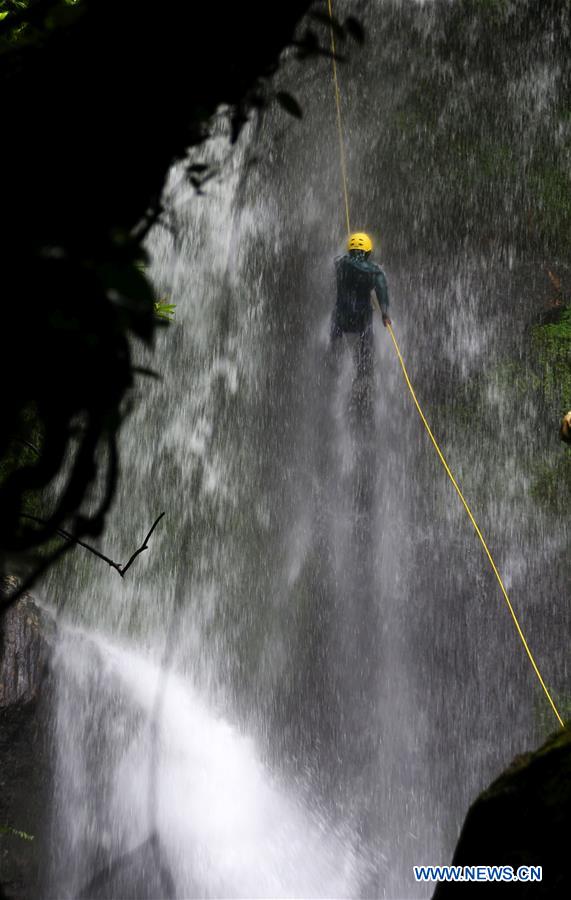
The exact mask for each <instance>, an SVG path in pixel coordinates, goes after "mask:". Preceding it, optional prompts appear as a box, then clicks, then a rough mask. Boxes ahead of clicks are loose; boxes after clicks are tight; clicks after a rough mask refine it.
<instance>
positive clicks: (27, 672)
mask: <svg viewBox="0 0 571 900" xmlns="http://www.w3.org/2000/svg"><path fill="white" fill-rule="evenodd" d="M16 586H17V582H16V579H15V578H12V577H11V576H8V577H4V578H2V579H1V580H0V604H1V602H2V600H3V599H4V597H5V596H6V595H7V594H9V593H11V592H12V591H13V590H15V588H16ZM53 627H54V626H53V624H52V621H51V619H49V617H48V616H47V615H46V614H45V613H43V612H42V611H41V610H40V609H39V608H38V607H37V606H36V604H35V603H34V601H33V600H32V598H31V596H30V595H29V594H24V595H23V596H22V597H21V598H20V600H18V602H17V603H16V604H15V605H14V606H12V607H10V609H8V611H7V612H6V613H4V615H3V616H2V619H1V626H0V710H3V709H7V708H9V707H11V706H14V705H15V704H24V703H30V702H31V701H32V700H35V699H37V697H38V693H39V691H40V689H41V684H42V680H43V675H44V674H45V673H44V670H45V666H46V663H47V660H48V657H49V639H50V637H51V636H53Z"/></svg>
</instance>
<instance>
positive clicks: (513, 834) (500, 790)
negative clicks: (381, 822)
mask: <svg viewBox="0 0 571 900" xmlns="http://www.w3.org/2000/svg"><path fill="white" fill-rule="evenodd" d="M570 832H571V730H568V729H566V730H565V731H562V732H560V733H558V734H556V735H553V736H552V737H551V738H550V739H549V740H548V741H547V742H546V743H545V744H544V745H543V746H542V747H541V748H540V749H539V750H537V751H536V752H535V753H526V754H524V755H522V756H518V757H517V758H516V759H515V760H514V761H513V763H512V764H511V766H510V767H509V768H508V769H506V771H505V772H504V773H503V774H502V775H501V776H500V777H499V778H498V779H497V780H496V781H494V782H493V784H491V785H490V787H489V788H488V789H487V790H486V791H484V792H483V793H482V794H480V796H479V797H478V798H477V800H476V801H475V803H474V804H473V805H472V806H471V807H470V810H469V811H468V815H467V816H466V820H465V822H464V826H463V828H462V832H461V834H460V838H459V840H458V844H457V846H456V851H455V853H454V858H453V860H452V864H453V865H458V866H482V865H484V866H512V868H513V869H514V871H515V870H517V869H518V867H519V866H541V867H542V881H541V882H535V883H524V882H518V883H517V884H516V883H511V884H509V886H508V885H507V884H506V883H504V882H497V883H483V882H474V883H464V884H458V883H456V884H454V883H448V882H443V883H441V884H439V885H438V886H437V888H436V891H435V892H434V895H433V900H446V898H448V897H460V898H463V897H466V896H468V897H471V896H474V897H484V898H486V897H490V896H492V897H503V896H505V895H506V893H508V894H509V896H510V897H511V898H520V897H521V898H528V897H529V898H548V897H550V898H551V897H561V898H563V897H567V896H569V872H568V859H569V834H570Z"/></svg>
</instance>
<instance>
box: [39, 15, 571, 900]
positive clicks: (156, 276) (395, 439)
mask: <svg viewBox="0 0 571 900" xmlns="http://www.w3.org/2000/svg"><path fill="white" fill-rule="evenodd" d="M339 6H341V4H339ZM372 6H373V8H370V9H369V8H368V7H367V8H366V7H365V6H364V4H362V3H355V4H349V3H347V4H344V5H343V9H340V10H339V14H340V15H342V14H343V13H344V12H347V13H348V12H352V13H353V14H357V15H359V16H361V17H362V18H363V20H364V24H365V26H366V29H367V34H368V44H367V47H366V49H364V50H362V51H357V50H353V51H352V52H351V55H350V59H349V61H348V62H347V63H346V64H345V65H343V66H341V67H340V78H341V85H342V94H343V114H344V125H345V135H346V142H347V156H348V172H349V187H350V194H351V210H352V225H353V226H354V227H359V228H363V229H366V230H369V231H370V232H371V233H372V234H373V236H374V237H375V239H376V242H377V246H378V247H379V248H380V249H379V250H378V253H377V258H380V260H381V261H382V262H383V264H384V266H385V268H386V272H387V275H388V278H389V288H390V294H391V311H392V316H393V321H394V326H395V331H396V333H397V336H398V338H399V342H400V343H401V345H402V348H403V351H404V353H405V356H406V359H407V362H408V363H409V365H410V369H411V375H412V377H413V380H414V382H415V385H416V386H417V389H418V393H419V396H420V399H421V402H422V403H423V405H424V407H425V410H426V413H427V415H428V417H429V419H430V421H431V422H432V424H433V425H434V428H435V430H436V432H437V434H438V435H439V437H441V438H442V441H443V445H444V447H445V452H446V454H447V457H448V458H449V461H450V463H451V465H452V468H453V469H454V471H455V473H456V475H457V476H458V478H459V480H460V482H461V484H462V485H463V486H464V487H465V489H466V493H467V494H468V496H469V497H470V498H474V497H475V498H476V499H475V502H474V506H475V512H476V515H477V518H478V519H479V521H480V524H481V525H482V527H483V529H484V531H485V533H486V534H487V535H488V536H489V539H490V543H491V545H492V549H493V552H494V553H495V555H496V558H497V562H498V565H499V568H500V570H501V571H502V573H503V574H504V575H505V578H506V583H507V586H508V589H509V590H510V592H511V594H512V596H513V599H514V602H515V605H516V607H517V610H518V613H519V614H520V616H521V619H522V624H523V625H524V628H525V630H526V632H527V634H528V636H529V639H530V641H531V644H532V646H533V649H534V651H535V652H536V654H537V656H538V658H539V660H540V662H541V665H542V668H543V669H544V673H545V675H546V677H547V679H548V681H549V683H550V684H551V685H552V686H553V688H554V690H555V691H556V693H557V692H558V691H559V692H560V691H562V689H563V686H564V684H565V678H566V674H567V672H566V663H565V658H564V654H562V653H561V652H560V649H561V648H560V646H559V644H558V640H559V638H558V634H559V633H562V632H563V631H564V629H566V628H568V626H569V621H568V614H567V612H565V610H564V609H563V607H562V604H561V602H560V598H561V597H563V596H564V594H565V580H564V573H563V566H562V565H561V564H560V563H559V562H558V560H560V558H561V555H562V551H564V549H565V547H567V546H568V525H565V523H564V522H562V521H558V520H556V519H554V518H553V517H549V516H547V515H546V514H544V513H542V512H541V510H540V509H539V508H538V507H537V505H536V504H535V502H534V500H533V498H532V497H531V495H530V487H531V485H530V475H529V463H530V461H532V460H533V459H537V458H539V457H541V455H542V454H544V453H545V452H546V451H544V449H543V447H544V433H545V427H544V423H545V411H542V410H538V409H535V408H534V407H533V404H532V403H531V402H529V401H527V402H524V403H523V405H522V406H520V407H519V408H518V409H517V410H516V409H514V404H513V399H512V397H511V395H510V391H509V388H506V386H505V384H504V382H503V381H502V379H501V371H502V369H501V364H502V363H503V362H504V361H505V360H507V359H509V358H513V357H514V356H515V357H517V356H518V354H519V356H521V355H522V349H521V348H522V346H523V342H524V338H525V332H524V324H525V321H526V318H527V319H529V317H530V315H531V314H532V310H533V305H534V302H535V298H536V297H537V295H538V292H539V293H540V290H541V288H540V285H541V278H540V276H541V270H540V267H539V268H537V267H534V266H533V265H531V262H532V261H530V260H527V259H522V258H521V255H520V256H518V255H517V252H516V250H515V249H514V248H515V247H516V246H518V244H517V241H518V234H519V231H518V229H521V228H523V227H524V225H523V224H522V221H521V219H522V213H521V211H520V212H518V210H519V207H518V205H517V204H518V203H519V201H520V199H521V198H520V193H518V192H521V185H520V180H519V175H520V174H521V173H520V169H521V170H522V171H523V170H524V169H525V166H526V165H527V164H528V163H529V160H527V159H526V152H527V151H526V150H525V147H524V143H523V141H522V140H521V138H522V135H525V136H526V140H527V141H528V142H529V144H530V146H531V144H532V142H533V140H534V135H537V134H538V133H539V132H540V131H541V128H543V127H546V123H547V124H548V123H549V121H550V116H551V115H552V114H553V108H554V105H555V102H556V94H557V74H558V73H557V70H556V66H555V65H554V66H553V67H552V68H550V67H549V65H545V64H541V63H540V62H538V63H537V65H536V66H535V67H533V66H532V65H528V62H529V61H528V60H526V61H524V63H525V64H522V65H514V67H513V73H512V76H511V77H510V78H508V79H506V80H505V83H504V84H503V88H502V90H503V93H501V94H500V95H498V94H497V80H494V74H493V72H492V73H491V74H490V71H488V70H487V69H486V68H485V67H482V69H481V70H475V71H474V72H473V73H472V75H471V77H466V75H465V72H464V73H462V72H459V71H455V70H454V66H453V62H452V61H450V62H443V61H442V59H439V58H437V54H436V53H434V52H433V51H434V48H435V47H438V45H439V41H441V40H442V29H443V27H444V25H443V22H444V21H445V20H446V21H448V20H449V19H450V17H452V16H453V15H454V4H444V5H442V4H414V3H405V2H396V0H394V2H388V0H387V2H383V3H378V4H374V5H372ZM447 17H448V18H447ZM466 40H467V41H468V44H469V40H470V34H469V32H468V31H467V37H466ZM468 52H470V47H469V46H468V49H467V50H466V53H468ZM441 56H442V54H441ZM329 65H330V64H329V61H328V60H327V59H318V60H314V61H312V62H307V63H304V64H296V63H295V62H294V61H293V60H290V61H289V62H288V64H287V65H286V67H285V69H284V71H283V72H282V73H281V75H280V78H281V80H282V82H283V85H282V86H283V88H284V89H287V90H291V91H292V92H293V93H296V94H297V96H298V97H299V99H300V101H301V102H302V105H303V109H304V118H303V120H302V121H301V122H298V121H294V120H291V119H288V118H287V117H285V116H284V114H283V113H282V112H281V111H279V110H277V109H271V110H270V111H268V112H267V113H266V114H265V116H264V119H263V121H262V123H261V124H260V125H253V124H252V125H250V126H248V128H247V129H245V132H244V133H243V135H242V137H241V139H240V141H239V143H238V145H237V147H236V148H235V149H234V150H233V151H232V150H231V149H230V146H229V143H228V137H227V133H226V129H225V124H224V117H223V116H221V118H220V121H219V122H217V123H214V125H213V136H212V138H211V140H210V141H209V142H208V145H207V146H206V147H205V148H202V149H201V151H200V153H199V154H198V155H197V156H196V159H197V160H200V161H201V162H203V161H205V160H206V161H207V162H209V163H213V164H214V163H216V164H219V165H220V167H221V174H220V175H219V176H217V177H215V178H213V179H212V180H211V181H210V182H208V183H207V185H206V186H205V195H204V196H196V194H195V192H194V189H192V188H191V187H190V186H189V185H188V183H187V181H186V179H185V175H184V168H183V167H182V166H180V167H179V166H177V167H175V168H174V169H173V170H172V171H171V173H170V175H169V179H168V183H167V186H166V189H165V215H164V220H163V222H162V224H161V225H159V226H157V227H156V228H155V230H154V232H153V233H152V235H151V237H150V240H149V251H150V254H151V259H152V264H151V275H152V278H153V280H154V281H155V283H156V287H157V291H158V293H159V294H160V295H161V296H168V298H169V301H170V302H172V303H176V315H175V320H174V322H173V324H172V325H171V326H169V327H168V328H165V329H164V330H163V331H162V332H161V333H160V335H159V337H158V340H157V345H156V347H155V350H154V353H153V355H152V356H150V355H149V354H148V353H147V351H145V349H144V348H139V349H138V356H139V357H140V360H141V365H148V366H151V367H153V368H155V369H156V370H157V371H158V373H159V374H160V376H161V377H160V380H158V381H157V380H152V379H146V380H145V379H144V378H143V377H141V378H140V379H139V382H138V389H137V396H136V397H135V402H134V405H133V411H132V413H131V414H130V417H129V419H128V421H127V423H126V425H125V428H124V432H123V435H122V439H121V442H122V446H121V452H122V460H123V464H122V478H121V484H120V488H119V491H118V496H117V500H116V503H115V506H114V510H113V511H112V514H111V515H110V518H109V524H108V527H107V528H106V531H105V534H104V540H105V547H106V549H107V550H108V551H109V554H110V555H111V556H113V557H114V558H120V559H122V560H124V559H125V558H127V557H128V556H129V555H130V553H131V552H132V550H133V549H134V548H135V547H136V546H137V545H138V543H139V541H140V539H141V538H142V537H143V535H144V534H145V533H146V531H147V530H148V528H149V527H150V524H151V523H152V522H153V520H154V519H155V518H156V516H157V515H158V514H159V513H160V512H161V511H163V510H164V511H165V512H166V516H165V518H164V520H163V522H162V523H161V525H160V527H159V528H158V529H157V531H156V532H155V533H154V535H153V537H152V540H151V544H150V547H149V550H148V551H147V553H145V554H144V555H143V556H141V557H140V558H139V559H138V561H137V563H136V564H135V565H134V566H133V567H132V569H131V570H130V571H129V574H128V576H127V577H126V578H125V579H124V580H121V579H119V578H118V577H117V574H116V573H115V572H114V571H112V570H106V569H104V568H103V567H102V566H101V563H100V562H99V561H98V560H96V559H94V558H91V557H89V556H85V555H80V554H79V553H76V555H75V556H74V557H73V558H72V557H71V556H68V557H67V559H66V562H65V568H64V566H60V568H59V570H58V571H57V573H55V574H54V575H53V576H52V578H51V581H50V584H49V585H48V586H47V587H46V596H47V597H49V598H50V599H51V600H52V601H53V602H55V603H56V604H59V605H60V606H61V605H63V606H64V609H63V612H62V622H64V621H65V622H66V623H67V624H66V625H65V626H63V625H62V630H61V645H60V647H59V649H58V652H57V656H56V660H55V675H56V681H57V685H58V692H57V694H58V700H57V719H56V738H55V739H56V746H57V764H56V801H55V802H56V831H55V833H56V834H57V846H58V848H59V850H58V852H57V854H54V861H53V865H52V871H51V872H50V885H51V887H50V891H51V895H53V896H58V897H62V896H69V897H72V896H79V895H83V896H94V897H112V896H122V897H127V896H132V897H157V896H169V895H172V896H179V897H191V896H192V897H220V896H225V897H250V896H276V897H277V896H290V897H291V896H296V897H314V896H315V897H317V896H327V897H359V896H362V897H387V898H409V897H410V898H412V897H426V896H429V893H430V888H429V887H428V886H420V885H415V884H414V882H413V879H412V866H413V865H414V864H423V863H444V862H447V861H448V860H449V858H450V856H451V852H452V849H453V846H454V842H455V840H456V837H457V834H458V828H459V826H460V824H461V821H462V819H463V816H464V814H465V811H466V809H467V806H468V804H469V803H470V802H471V800H472V799H473V797H474V795H475V793H476V792H477V791H478V790H479V789H481V788H482V787H483V786H484V785H485V784H486V783H487V782H488V781H489V780H490V778H491V777H493V776H494V775H495V774H496V773H498V772H499V771H500V770H501V768H502V767H504V766H505V765H506V764H507V763H508V762H509V760H510V759H511V757H512V756H513V755H514V754H515V753H516V752H520V751H521V750H522V749H523V748H525V747H528V746H529V745H530V744H532V743H533V742H534V741H536V740H537V739H538V737H540V736H541V735H542V734H544V733H545V729H546V727H547V728H549V727H551V724H553V723H548V724H547V725H546V720H545V717H544V716H543V714H542V713H540V712H538V710H540V709H542V703H543V700H542V698H541V696H540V695H539V694H538V689H537V685H536V684H535V683H534V680H533V676H532V674H531V673H530V669H529V665H528V663H527V661H526V659H525V657H524V655H523V651H522V650H521V647H520V646H519V645H518V642H517V638H516V636H515V634H514V632H513V626H512V625H511V622H510V620H509V617H508V616H507V614H506V610H505V609H504V608H503V606H502V600H501V596H500V594H499V591H498V588H497V585H496V583H495V582H494V579H493V576H492V575H491V573H490V572H489V570H488V568H487V564H486V561H485V558H484V557H483V554H482V551H481V548H480V547H479V546H478V544H477V543H476V541H475V539H474V535H473V533H472V531H471V526H470V525H469V523H468V522H467V521H466V520H465V517H464V514H463V512H462V509H461V508H460V506H459V504H458V503H457V501H456V498H455V497H454V495H453V494H452V492H451V488H450V485H449V484H448V483H447V482H446V480H445V476H444V473H443V472H442V470H441V469H440V468H439V464H438V462H437V460H436V459H435V456H434V453H433V450H432V449H431V446H430V445H429V443H428V441H427V439H426V435H425V434H424V433H423V431H422V428H421V426H420V423H419V420H418V417H417V415H416V412H415V410H414V408H413V406H412V404H411V401H410V398H409V397H408V395H407V393H406V389H405V386H404V383H403V381H402V376H401V373H400V370H399V367H398V364H397V361H396V358H395V356H394V352H393V350H392V347H391V345H390V341H389V339H388V335H387V334H386V333H385V332H384V331H383V329H382V328H379V323H377V332H376V335H375V343H376V347H375V349H376V363H375V365H376V374H375V390H374V395H372V397H371V395H366V392H365V395H363V396H360V395H359V386H358V385H355V384H354V380H353V371H352V362H351V356H350V352H347V353H346V355H345V358H344V360H343V361H342V365H341V369H340V371H338V372H337V373H335V372H334V371H332V369H331V367H330V365H329V361H328V357H327V336H328V322H329V315H330V310H331V305H332V299H333V292H334V282H333V268H332V257H333V256H334V255H336V254H337V253H339V252H342V250H343V240H344V234H343V211H342V208H341V204H340V182H339V168H338V157H337V146H336V133H335V118H334V107H333V98H332V87H331V81H330V69H329ZM429 76H430V78H431V79H432V80H430V78H429ZM435 81H436V82H437V83H438V84H439V85H440V94H439V95H438V97H439V101H440V106H439V107H438V108H437V109H436V108H435V109H432V108H430V109H429V110H428V112H427V110H426V109H425V108H424V106H423V104H426V106H427V107H430V104H434V103H435V102H436V101H435V99H434V95H433V94H431V93H430V90H431V89H432V90H434V83H435ZM456 82H458V83H460V84H461V88H458V87H456ZM415 92H416V93H415ZM416 94H418V98H417V99H416V100H415V98H416ZM492 95H493V96H494V100H495V102H496V103H497V109H498V112H497V117H496V118H494V114H493V113H492V112H490V111H489V108H488V107H487V104H488V106H489V103H490V97H491V96H492ZM411 98H412V100H411ZM415 104H416V105H415ZM472 108H474V109H477V110H478V111H479V115H480V116H481V131H480V132H479V138H480V139H482V136H484V137H485V135H486V133H487V132H486V129H492V131H494V129H495V131H494V134H495V135H496V138H497V137H498V135H500V136H501V138H502V140H503V141H504V142H505V146H506V147H507V150H506V154H507V156H506V160H507V162H506V164H505V165H506V170H505V171H504V172H499V173H496V172H491V173H490V174H489V175H488V176H487V178H484V179H483V180H482V181H481V182H480V181H478V180H477V177H476V176H477V174H478V172H477V171H476V170H475V166H476V162H475V161H474V157H471V156H470V148H469V147H466V146H464V145H462V135H461V133H460V130H461V127H463V126H464V125H465V121H466V116H467V115H469V112H470V110H471V109H472ZM487 108H488V111H487V112H486V111H485V110H486V109H487ZM411 110H412V112H411ZM510 110H511V113H509V114H508V112H509V111H510ZM427 117H428V119H430V123H431V124H430V128H429V127H428V126H427V125H426V120H427ZM456 122H458V123H459V124H458V134H456V139H457V140H458V159H457V161H456V163H455V167H453V168H446V167H443V166H441V165H439V159H440V156H439V154H441V153H443V150H442V147H441V146H440V144H439V142H441V141H442V140H443V136H448V137H449V136H450V134H453V135H454V134H455V127H456V126H455V123H456ZM522 147H523V149H521V148H522ZM514 148H516V149H515V150H514ZM517 148H519V149H517ZM530 153H531V150H530ZM510 154H511V156H510ZM518 154H519V155H518ZM193 158H194V157H193ZM479 165H481V161H480V163H479ZM510 178H511V179H512V181H510V180H509V179H510ZM506 179H507V182H506ZM500 182H501V185H500ZM506 184H507V186H506ZM502 185H503V187H502ZM500 187H501V190H500ZM459 197H460V198H462V207H461V208H460V209H459V208H458V198H459ZM478 379H480V381H478ZM475 381H476V382H478V384H481V389H480V393H479V394H478V396H479V397H480V398H482V397H484V398H485V403H486V408H485V411H483V410H482V409H481V408H478V409H472V408H471V407H470V402H471V398H472V397H473V396H474V394H473V385H474V382H475ZM450 410H452V411H453V412H452V413H451V412H450ZM454 411H456V412H454ZM458 411H459V412H458ZM542 416H543V418H542ZM542 429H543V431H542ZM484 862H485V861H484ZM82 892H83V893H82Z"/></svg>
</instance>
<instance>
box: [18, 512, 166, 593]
mask: <svg viewBox="0 0 571 900" xmlns="http://www.w3.org/2000/svg"><path fill="white" fill-rule="evenodd" d="M163 516H164V512H162V513H161V514H160V516H159V517H158V518H157V519H156V520H155V521H154V523H153V526H152V528H151V530H150V531H149V533H148V534H147V536H146V538H145V540H144V541H143V543H142V544H141V546H140V547H139V548H138V549H137V550H135V552H134V553H133V554H132V556H131V557H130V559H129V562H128V563H127V564H126V565H124V566H123V565H121V563H117V562H115V561H114V560H112V559H110V558H109V557H108V556H105V554H104V553H101V551H100V550H97V548H96V547H92V546H91V544H87V543H86V542H85V541H82V540H81V539H80V538H78V537H75V535H73V534H71V533H70V532H69V531H66V530H65V528H56V534H58V535H59V536H60V537H62V538H64V539H65V540H66V541H69V542H70V543H72V544H79V546H80V547H83V548H84V549H85V550H89V552H90V553H93V554H94V556H97V557H98V558H99V559H102V560H103V562H106V563H107V565H108V566H111V568H112V569H115V571H116V572H118V573H119V575H120V576H121V578H124V577H125V573H126V571H127V569H129V568H130V566H132V565H133V563H134V561H135V559H136V558H137V556H138V555H139V553H142V552H143V550H148V542H149V538H150V537H151V535H152V533H153V531H154V530H155V528H156V527H157V525H158V524H159V522H160V521H161V519H162V518H163ZM22 518H23V519H31V520H32V521H33V522H39V523H40V524H41V525H45V519H41V518H40V517H39V516H32V515H30V514H29V513H22Z"/></svg>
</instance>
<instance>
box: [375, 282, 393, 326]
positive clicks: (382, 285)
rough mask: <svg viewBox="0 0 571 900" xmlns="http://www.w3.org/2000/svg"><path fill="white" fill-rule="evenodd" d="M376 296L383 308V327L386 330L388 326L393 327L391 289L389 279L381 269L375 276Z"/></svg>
mask: <svg viewBox="0 0 571 900" xmlns="http://www.w3.org/2000/svg"><path fill="white" fill-rule="evenodd" d="M375 294H376V295H377V300H378V301H379V306H380V307H381V314H382V317H383V325H384V326H385V328H386V327H387V325H392V322H391V320H390V318H389V289H388V287H387V279H386V278H385V273H384V272H383V270H382V269H381V268H379V271H378V272H377V274H376V275H375Z"/></svg>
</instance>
